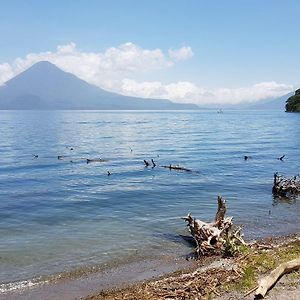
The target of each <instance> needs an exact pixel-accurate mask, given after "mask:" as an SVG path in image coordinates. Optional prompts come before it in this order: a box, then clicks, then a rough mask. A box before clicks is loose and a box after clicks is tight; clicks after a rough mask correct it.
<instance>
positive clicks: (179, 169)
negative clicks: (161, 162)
mask: <svg viewBox="0 0 300 300" xmlns="http://www.w3.org/2000/svg"><path fill="white" fill-rule="evenodd" d="M161 167H162V168H166V169H170V170H177V171H186V172H192V170H190V169H187V168H183V167H180V166H172V165H171V164H170V165H168V166H161Z"/></svg>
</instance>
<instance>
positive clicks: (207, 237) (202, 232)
mask: <svg viewBox="0 0 300 300" xmlns="http://www.w3.org/2000/svg"><path fill="white" fill-rule="evenodd" d="M225 214H226V201H225V199H224V198H222V197H221V196H218V210H217V213H216V216H215V220H214V221H213V222H211V223H207V222H204V221H201V220H197V219H195V218H193V217H192V216H191V214H188V215H187V216H186V217H183V218H182V219H183V220H185V221H186V222H187V223H188V224H187V226H188V229H189V231H190V233H191V235H192V237H193V238H194V240H195V242H196V246H197V247H196V253H197V255H198V257H200V256H202V255H209V254H217V253H223V254H228V255H232V254H234V252H235V250H236V247H237V245H241V244H246V243H245V242H244V240H243V238H242V236H241V233H240V231H241V228H239V229H238V230H236V231H235V232H232V230H231V229H232V225H233V223H232V217H226V218H225ZM227 252H228V253H227Z"/></svg>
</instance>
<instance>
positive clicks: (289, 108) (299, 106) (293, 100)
mask: <svg viewBox="0 0 300 300" xmlns="http://www.w3.org/2000/svg"><path fill="white" fill-rule="evenodd" d="M285 109H286V112H300V89H298V90H296V91H295V95H293V96H291V97H289V98H288V99H287V101H286V106H285Z"/></svg>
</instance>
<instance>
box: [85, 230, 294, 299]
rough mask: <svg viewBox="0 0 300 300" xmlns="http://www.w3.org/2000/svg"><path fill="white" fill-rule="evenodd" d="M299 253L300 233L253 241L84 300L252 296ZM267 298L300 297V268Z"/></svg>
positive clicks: (240, 297) (282, 280)
mask: <svg viewBox="0 0 300 300" xmlns="http://www.w3.org/2000/svg"><path fill="white" fill-rule="evenodd" d="M299 257H300V233H299V232H298V233H295V234H292V235H287V236H281V237H269V238H265V239H262V240H260V241H254V242H252V243H251V244H250V246H248V247H245V248H243V251H241V252H240V253H239V254H238V255H237V256H233V257H227V258H224V257H222V255H216V256H215V255H214V256H209V257H202V258H201V259H200V260H195V261H194V262H193V265H192V266H191V267H189V268H185V269H182V270H180V271H176V272H174V273H171V274H167V275H163V276H161V277H158V278H153V279H151V280H148V281H143V282H139V283H132V284H128V285H127V286H126V287H122V288H114V289H109V290H103V291H101V292H100V293H97V294H93V295H90V296H88V297H86V298H84V299H85V300H100V299H104V300H113V299H114V300H121V299H129V300H138V299H145V300H159V299H253V298H254V294H255V291H256V290H257V288H258V283H259V282H260V280H261V279H262V278H263V277H265V276H266V275H268V274H269V273H270V272H271V271H272V270H274V269H275V268H277V267H278V266H279V265H280V264H282V263H286V262H288V261H290V260H294V259H299ZM268 294H269V298H268V299H289V300H290V299H299V295H300V271H299V270H298V271H297V270H296V271H294V272H291V273H290V274H288V275H284V276H283V277H282V278H280V280H279V283H277V284H275V286H274V288H273V289H271V290H270V291H269V292H268Z"/></svg>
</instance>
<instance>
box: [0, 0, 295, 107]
mask: <svg viewBox="0 0 300 300" xmlns="http://www.w3.org/2000/svg"><path fill="white" fill-rule="evenodd" d="M299 11H300V1H292V0H286V1H278V0H272V1H271V0H239V1H238V0H227V1H225V0H219V1H217V0H216V1H214V0H210V1H201V0H198V1H196V0H185V1H184V0H181V1H179V0H172V1H171V0H160V1H159V0H152V1H143V0H119V1H116V0H109V1H108V0H106V1H100V0H98V1H96V0H89V1H83V0H77V1H66V0H61V1H56V0H52V1H38V0H36V1H33V0H27V1H26V0H24V1H16V0H9V1H8V0H7V1H4V0H2V1H1V2H0V37H1V38H0V83H1V80H2V83H3V81H5V80H7V79H9V78H10V77H11V76H13V75H16V74H17V73H18V72H20V71H22V70H23V69H24V68H26V67H28V66H30V64H32V63H34V62H36V61H37V60H39V59H49V60H50V61H52V62H53V63H55V64H56V65H58V66H59V67H61V68H62V69H64V70H66V71H70V72H72V73H74V74H76V75H77V76H79V77H81V78H82V79H84V80H87V81H89V82H91V83H93V84H96V85H98V86H101V87H103V88H106V89H109V90H113V91H116V92H120V93H123V94H132V95H137V96H144V97H147V96H155V97H168V98H172V99H174V100H176V101H182V102H184V101H192V102H195V103H205V102H218V101H219V102H224V103H227V102H228V103H229V102H240V101H242V102H243V101H246V102H247V101H248V102H249V101H256V100H260V99H263V98H267V97H270V96H277V95H280V94H284V93H286V92H287V91H289V90H292V89H294V88H295V87H298V84H299V82H300V80H299V78H300V74H299V73H300V63H299V49H300V47H299V46H300V45H299V44H300V41H299V38H298V37H299V35H298V33H299V29H300V25H299V16H298V14H299ZM71 43H73V44H71ZM126 43H127V45H129V43H130V45H131V46H130V47H127V48H126V47H122V45H126ZM67 45H73V48H72V49H73V50H70V49H69V50H70V51H69V52H72V51H73V53H70V55H72V57H73V58H71V57H70V56H69V57H67V55H66V53H64V55H61V53H58V52H59V51H58V48H57V47H58V46H67ZM74 45H76V46H74ZM109 49H118V50H119V52H121V53H122V55H123V56H124V55H125V52H126V53H127V54H128V53H129V52H130V53H132V51H134V52H135V53H136V55H138V58H137V59H136V57H134V56H132V57H131V59H132V63H133V66H132V65H130V62H128V61H127V62H126V65H124V62H121V66H120V65H117V64H118V62H117V61H118V59H119V55H120V53H119V52H118V53H116V54H114V55H117V56H118V57H116V56H114V57H113V58H112V57H111V56H109V57H110V59H112V60H113V68H112V69H111V70H108V69H107V67H105V70H104V69H103V64H102V63H100V61H99V60H100V59H103V57H102V58H99V57H98V58H97V59H98V61H97V62H95V66H96V67H97V68H98V69H97V70H92V69H91V68H92V63H91V60H92V59H93V58H92V56H93V55H91V54H92V53H93V54H99V55H100V56H101V55H102V56H103V55H104V56H105V57H106V59H107V55H108V52H107V51H108V50H109ZM180 49H181V52H180V51H179V50H180ZM154 50H159V51H161V53H160V54H159V55H158V56H159V57H158V56H157V55H156V56H155V53H152V54H153V55H151V57H149V53H148V52H149V51H150V52H151V51H152V52H153V51H154ZM147 51H148V52H147ZM170 51H173V53H177V54H178V55H179V54H180V53H181V56H178V55H177V54H176V55H173V57H172V55H170ZM176 51H179V52H176ZM46 52H50V53H51V55H52V56H51V55H50V56H47V55H45V53H46ZM74 52H76V55H75V56H76V57H77V59H75V58H74ZM41 53H44V54H43V55H41ZM109 53H110V52H109ZM28 54H31V56H32V57H31V58H30V59H29V60H28V58H26V56H27V55H28ZM156 54H157V53H156ZM109 55H110V54H109ZM87 57H89V58H88V61H86V62H85V59H87ZM18 58H19V60H17V59H18ZM64 59H65V61H64ZM94 59H96V58H95V57H94ZM126 59H128V57H127V58H126ZM151 59H152V60H151ZM79 60H81V63H79V62H78V61H79ZM137 60H139V64H138V65H136V61H137ZM153 60H154V61H153ZM158 60H159V61H160V65H159V63H158ZM76 61H77V66H75V64H76ZM110 64H111V61H110ZM101 66H102V67H101ZM96 67H95V68H96ZM80 68H81V69H80ZM126 68H127V69H126ZM89 71H90V73H91V74H92V73H93V74H94V76H97V80H96V79H93V80H91V76H89V75H88V72H89ZM114 72H115V73H114ZM101 73H104V76H105V77H106V78H105V79H103V78H100V76H101ZM110 77H111V80H110V81H109V79H110ZM247 94H248V97H247ZM251 97H252V98H251ZM230 98H232V101H231V100H230ZM239 99H240V100H239Z"/></svg>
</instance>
